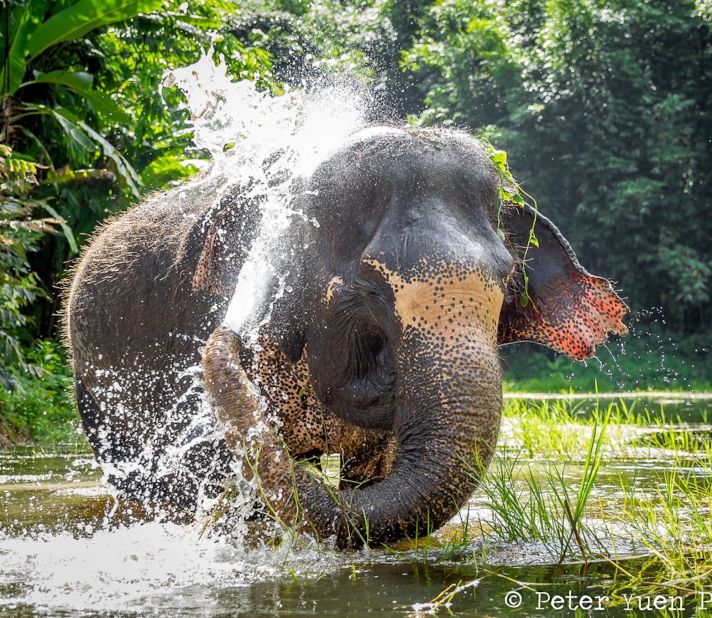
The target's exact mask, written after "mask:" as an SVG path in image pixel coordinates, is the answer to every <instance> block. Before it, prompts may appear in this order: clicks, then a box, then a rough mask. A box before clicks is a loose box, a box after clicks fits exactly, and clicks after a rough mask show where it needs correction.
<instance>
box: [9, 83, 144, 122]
mask: <svg viewBox="0 0 712 618" xmlns="http://www.w3.org/2000/svg"><path fill="white" fill-rule="evenodd" d="M93 80H94V76H93V75H92V74H91V73H84V72H76V73H73V72H71V71H51V72H50V73H41V74H40V75H38V76H37V77H36V78H35V79H33V80H32V81H29V82H25V83H24V84H22V86H20V87H21V88H22V87H25V86H30V85H33V84H58V85H60V86H66V87H67V88H71V89H72V90H73V91H74V92H76V93H77V94H79V95H80V96H82V97H84V98H85V99H86V100H87V101H89V102H90V103H91V104H92V105H93V107H94V109H95V110H96V111H97V112H99V113H100V114H102V115H103V116H105V117H107V118H109V119H111V120H112V121H115V122H118V123H121V124H125V125H126V124H129V123H130V122H131V116H130V115H129V114H128V113H127V112H126V111H125V110H124V109H122V108H121V106H120V105H118V103H116V101H115V100H114V99H113V98H112V96H111V95H109V94H106V93H104V92H99V91H98V90H91V89H90V88H89V86H91V84H92V81H93Z"/></svg>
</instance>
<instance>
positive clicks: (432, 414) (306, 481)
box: [204, 320, 501, 547]
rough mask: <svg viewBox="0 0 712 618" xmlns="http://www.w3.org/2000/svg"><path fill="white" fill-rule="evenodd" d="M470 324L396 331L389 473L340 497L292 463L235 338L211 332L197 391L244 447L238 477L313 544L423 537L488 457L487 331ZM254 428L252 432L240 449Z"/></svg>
mask: <svg viewBox="0 0 712 618" xmlns="http://www.w3.org/2000/svg"><path fill="white" fill-rule="evenodd" d="M473 324H475V326H466V327H461V328H459V329H458V330H457V331H453V334H452V335H450V336H442V337H437V338H436V339H437V340H438V341H437V342H433V341H432V340H433V333H432V332H428V331H427V330H423V329H415V328H408V329H405V331H404V334H403V337H402V338H401V339H400V342H399V343H398V344H397V345H396V349H395V352H396V354H395V355H396V369H397V372H398V376H399V381H398V386H397V393H396V400H397V407H396V413H395V420H394V433H395V435H396V436H397V439H398V452H397V456H396V461H395V463H394V467H393V469H392V471H391V473H390V474H389V475H388V476H387V477H386V478H384V479H383V480H382V481H380V482H378V483H375V484H372V485H369V486H367V487H365V488H362V489H348V490H340V491H337V490H334V489H332V488H329V487H327V486H325V485H323V484H322V483H320V482H319V481H317V480H315V479H314V478H313V477H311V476H310V475H309V474H307V473H306V472H305V471H304V470H303V469H302V468H300V467H299V466H298V465H295V464H294V463H293V462H292V460H291V458H290V457H289V454H288V452H287V450H286V448H285V447H284V445H283V443H282V441H281V440H280V438H279V436H278V435H277V434H276V432H275V431H274V430H273V429H272V428H271V427H272V423H270V422H269V420H268V419H267V418H266V406H265V405H264V404H261V403H260V401H259V398H258V396H257V393H256V390H255V387H254V386H252V384H251V383H250V382H249V380H248V379H247V376H246V375H245V373H244V371H243V370H242V368H241V365H240V360H239V351H240V350H239V340H238V338H237V336H236V335H235V334H234V333H233V332H232V331H230V330H229V329H227V328H224V327H223V328H219V329H218V330H217V331H216V332H215V333H213V336H212V337H211V339H210V340H209V342H208V345H207V348H206V353H205V359H204V368H205V378H206V386H207V389H208V391H209V393H210V394H211V396H212V398H213V401H214V403H215V404H216V405H217V408H218V414H219V417H220V418H221V419H223V420H224V421H226V425H227V426H228V429H229V431H228V435H227V439H228V443H229V445H230V446H231V447H232V448H233V450H234V451H239V450H241V449H244V450H245V453H246V454H247V457H246V458H245V459H243V461H244V462H245V464H246V465H245V472H246V474H247V475H248V476H251V475H252V474H253V473H254V472H257V476H258V477H259V481H260V487H261V489H262V498H263V499H264V501H265V503H266V504H267V506H268V508H269V509H270V510H271V511H272V513H273V514H274V515H275V516H276V517H277V518H278V519H280V520H281V521H283V522H284V523H285V524H287V525H289V526H292V527H296V528H298V529H302V530H304V531H307V532H310V533H312V534H314V535H315V536H316V537H317V538H321V539H325V538H328V537H332V536H335V537H336V543H337V545H338V546H340V547H358V546H361V545H363V544H369V545H378V544H382V543H387V542H392V541H396V540H398V539H402V538H404V537H414V536H416V535H417V536H424V535H426V534H429V533H430V532H432V531H434V530H435V529H436V528H437V527H439V526H440V525H441V524H443V523H444V522H445V521H447V520H448V519H449V518H450V517H452V516H453V515H454V514H455V513H457V511H458V510H459V509H460V508H461V507H462V505H463V504H464V503H465V502H466V500H467V499H468V498H469V496H470V495H471V493H472V491H473V490H474V488H475V484H476V482H477V478H478V475H479V472H480V471H481V470H483V469H484V467H485V466H486V465H487V463H488V462H489V460H490V458H491V455H492V452H493V449H494V445H495V442H496V438H497V433H498V428H499V420H500V413H501V379H500V375H499V361H498V357H497V351H496V344H495V339H494V334H493V333H494V332H496V331H493V332H492V333H490V332H489V331H490V330H493V329H486V331H485V330H483V328H482V325H481V324H480V323H479V322H473ZM495 324H496V320H495ZM441 339H444V340H445V341H442V340H441ZM255 427H257V428H260V427H262V432H261V433H258V435H257V436H256V437H255V439H254V440H253V442H254V444H253V446H252V448H250V446H249V445H248V444H247V440H248V438H247V436H249V435H250V433H251V432H252V433H253V435H254V428H255ZM245 447H247V448H245Z"/></svg>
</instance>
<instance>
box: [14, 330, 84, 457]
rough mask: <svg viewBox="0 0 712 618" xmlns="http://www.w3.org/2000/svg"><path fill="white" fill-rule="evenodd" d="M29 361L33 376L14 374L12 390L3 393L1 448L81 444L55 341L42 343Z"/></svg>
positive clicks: (65, 370)
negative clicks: (26, 444) (4, 446)
mask: <svg viewBox="0 0 712 618" xmlns="http://www.w3.org/2000/svg"><path fill="white" fill-rule="evenodd" d="M27 358H28V361H29V362H30V363H31V367H32V372H31V373H26V372H19V371H11V372H10V378H11V382H12V385H11V388H9V389H6V388H3V389H2V390H0V446H3V445H6V446H7V445H10V444H24V443H35V444H42V445H49V444H58V443H76V442H78V441H81V437H80V435H79V434H78V433H77V427H78V423H79V416H78V414H77V412H76V409H75V406H74V404H73V402H72V395H71V393H72V378H71V373H70V370H69V365H68V363H67V359H66V357H65V355H64V352H63V350H62V348H61V347H60V346H59V344H57V343H55V342H53V341H44V342H40V343H38V344H37V345H36V347H35V348H33V349H32V350H30V351H29V352H28V353H27Z"/></svg>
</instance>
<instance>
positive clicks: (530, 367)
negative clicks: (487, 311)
mask: <svg viewBox="0 0 712 618" xmlns="http://www.w3.org/2000/svg"><path fill="white" fill-rule="evenodd" d="M675 337H676V336H675V335H674V334H670V333H665V332H663V331H656V330H652V329H650V332H647V333H646V334H645V335H644V336H642V335H639V336H638V338H636V337H635V336H634V335H631V336H629V337H626V338H623V339H621V340H619V341H611V342H609V343H608V344H606V345H605V346H601V347H599V348H598V350H597V353H596V358H594V359H591V360H588V361H585V362H581V361H572V360H571V359H569V358H568V357H566V356H565V355H563V354H555V353H554V352H552V351H551V350H547V349H546V348H544V347H542V346H538V345H535V344H520V345H515V346H505V347H504V348H502V356H503V362H502V364H503V367H504V370H505V390H506V391H508V392H513V393H516V392H520V393H522V392H531V393H568V392H593V391H595V390H596V388H597V387H598V389H599V390H600V391H601V392H604V391H610V392H619V391H644V390H657V391H712V370H710V352H709V349H710V348H712V345H711V343H710V341H708V340H702V339H700V338H693V337H687V338H677V339H675Z"/></svg>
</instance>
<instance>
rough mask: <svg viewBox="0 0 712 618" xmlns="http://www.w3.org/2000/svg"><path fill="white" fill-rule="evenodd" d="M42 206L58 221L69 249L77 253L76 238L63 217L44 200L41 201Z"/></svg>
mask: <svg viewBox="0 0 712 618" xmlns="http://www.w3.org/2000/svg"><path fill="white" fill-rule="evenodd" d="M42 208H44V209H45V210H46V211H47V212H48V213H49V214H50V215H52V216H53V217H54V218H55V219H56V220H57V222H58V223H59V226H60V227H61V228H62V232H64V237H65V238H66V239H67V242H68V243H69V249H70V250H71V252H72V253H79V247H77V240H76V238H74V234H73V233H72V228H71V227H69V226H68V225H67V222H66V220H65V219H64V217H62V216H61V215H60V214H59V213H58V212H57V211H56V210H55V209H54V208H52V207H51V206H50V205H49V204H47V203H46V202H43V203H42Z"/></svg>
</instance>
